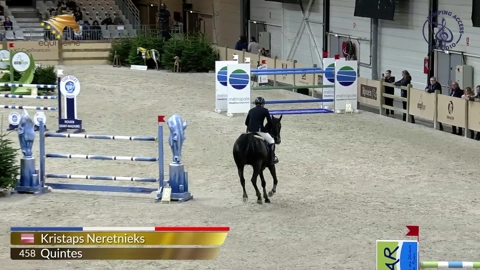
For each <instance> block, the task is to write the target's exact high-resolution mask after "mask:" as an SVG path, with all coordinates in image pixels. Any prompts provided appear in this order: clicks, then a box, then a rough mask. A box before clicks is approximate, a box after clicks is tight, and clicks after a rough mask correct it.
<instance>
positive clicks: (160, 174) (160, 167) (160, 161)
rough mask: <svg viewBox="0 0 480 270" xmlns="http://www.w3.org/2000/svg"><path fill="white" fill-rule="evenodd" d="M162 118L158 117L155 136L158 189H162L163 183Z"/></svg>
mask: <svg viewBox="0 0 480 270" xmlns="http://www.w3.org/2000/svg"><path fill="white" fill-rule="evenodd" d="M163 118H164V116H158V134H157V143H158V183H159V186H160V189H162V188H163V181H164V179H165V171H164V170H165V166H164V165H165V164H164V162H165V161H164V156H163V124H162V123H164V122H165V120H164V119H163Z"/></svg>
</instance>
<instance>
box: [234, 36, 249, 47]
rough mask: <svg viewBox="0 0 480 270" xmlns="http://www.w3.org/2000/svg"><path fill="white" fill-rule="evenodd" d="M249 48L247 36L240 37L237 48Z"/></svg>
mask: <svg viewBox="0 0 480 270" xmlns="http://www.w3.org/2000/svg"><path fill="white" fill-rule="evenodd" d="M247 49H248V44H247V37H246V36H240V39H239V40H238V41H237V43H236V44H235V50H237V51H243V50H247Z"/></svg>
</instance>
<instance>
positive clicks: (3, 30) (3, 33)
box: [0, 20, 5, 41]
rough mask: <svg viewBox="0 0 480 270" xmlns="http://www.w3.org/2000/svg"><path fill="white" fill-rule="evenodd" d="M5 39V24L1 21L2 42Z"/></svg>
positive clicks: (0, 39) (0, 34)
mask: <svg viewBox="0 0 480 270" xmlns="http://www.w3.org/2000/svg"><path fill="white" fill-rule="evenodd" d="M4 39H5V28H4V27H3V22H2V20H0V41H2V40H4Z"/></svg>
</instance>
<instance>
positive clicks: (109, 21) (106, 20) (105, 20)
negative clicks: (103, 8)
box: [101, 14, 113, 25]
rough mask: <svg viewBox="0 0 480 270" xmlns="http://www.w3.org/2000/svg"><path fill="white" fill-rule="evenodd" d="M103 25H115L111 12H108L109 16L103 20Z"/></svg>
mask: <svg viewBox="0 0 480 270" xmlns="http://www.w3.org/2000/svg"><path fill="white" fill-rule="evenodd" d="M101 24H102V25H113V21H112V17H110V14H107V17H106V18H105V19H103V21H102V22H101Z"/></svg>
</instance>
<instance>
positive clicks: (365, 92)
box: [357, 78, 382, 108]
mask: <svg viewBox="0 0 480 270" xmlns="http://www.w3.org/2000/svg"><path fill="white" fill-rule="evenodd" d="M380 87H381V83H380V81H375V80H368V79H365V78H358V93H357V97H358V102H359V103H361V104H366V105H369V106H372V107H375V108H380V102H381V101H382V98H381V96H380Z"/></svg>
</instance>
